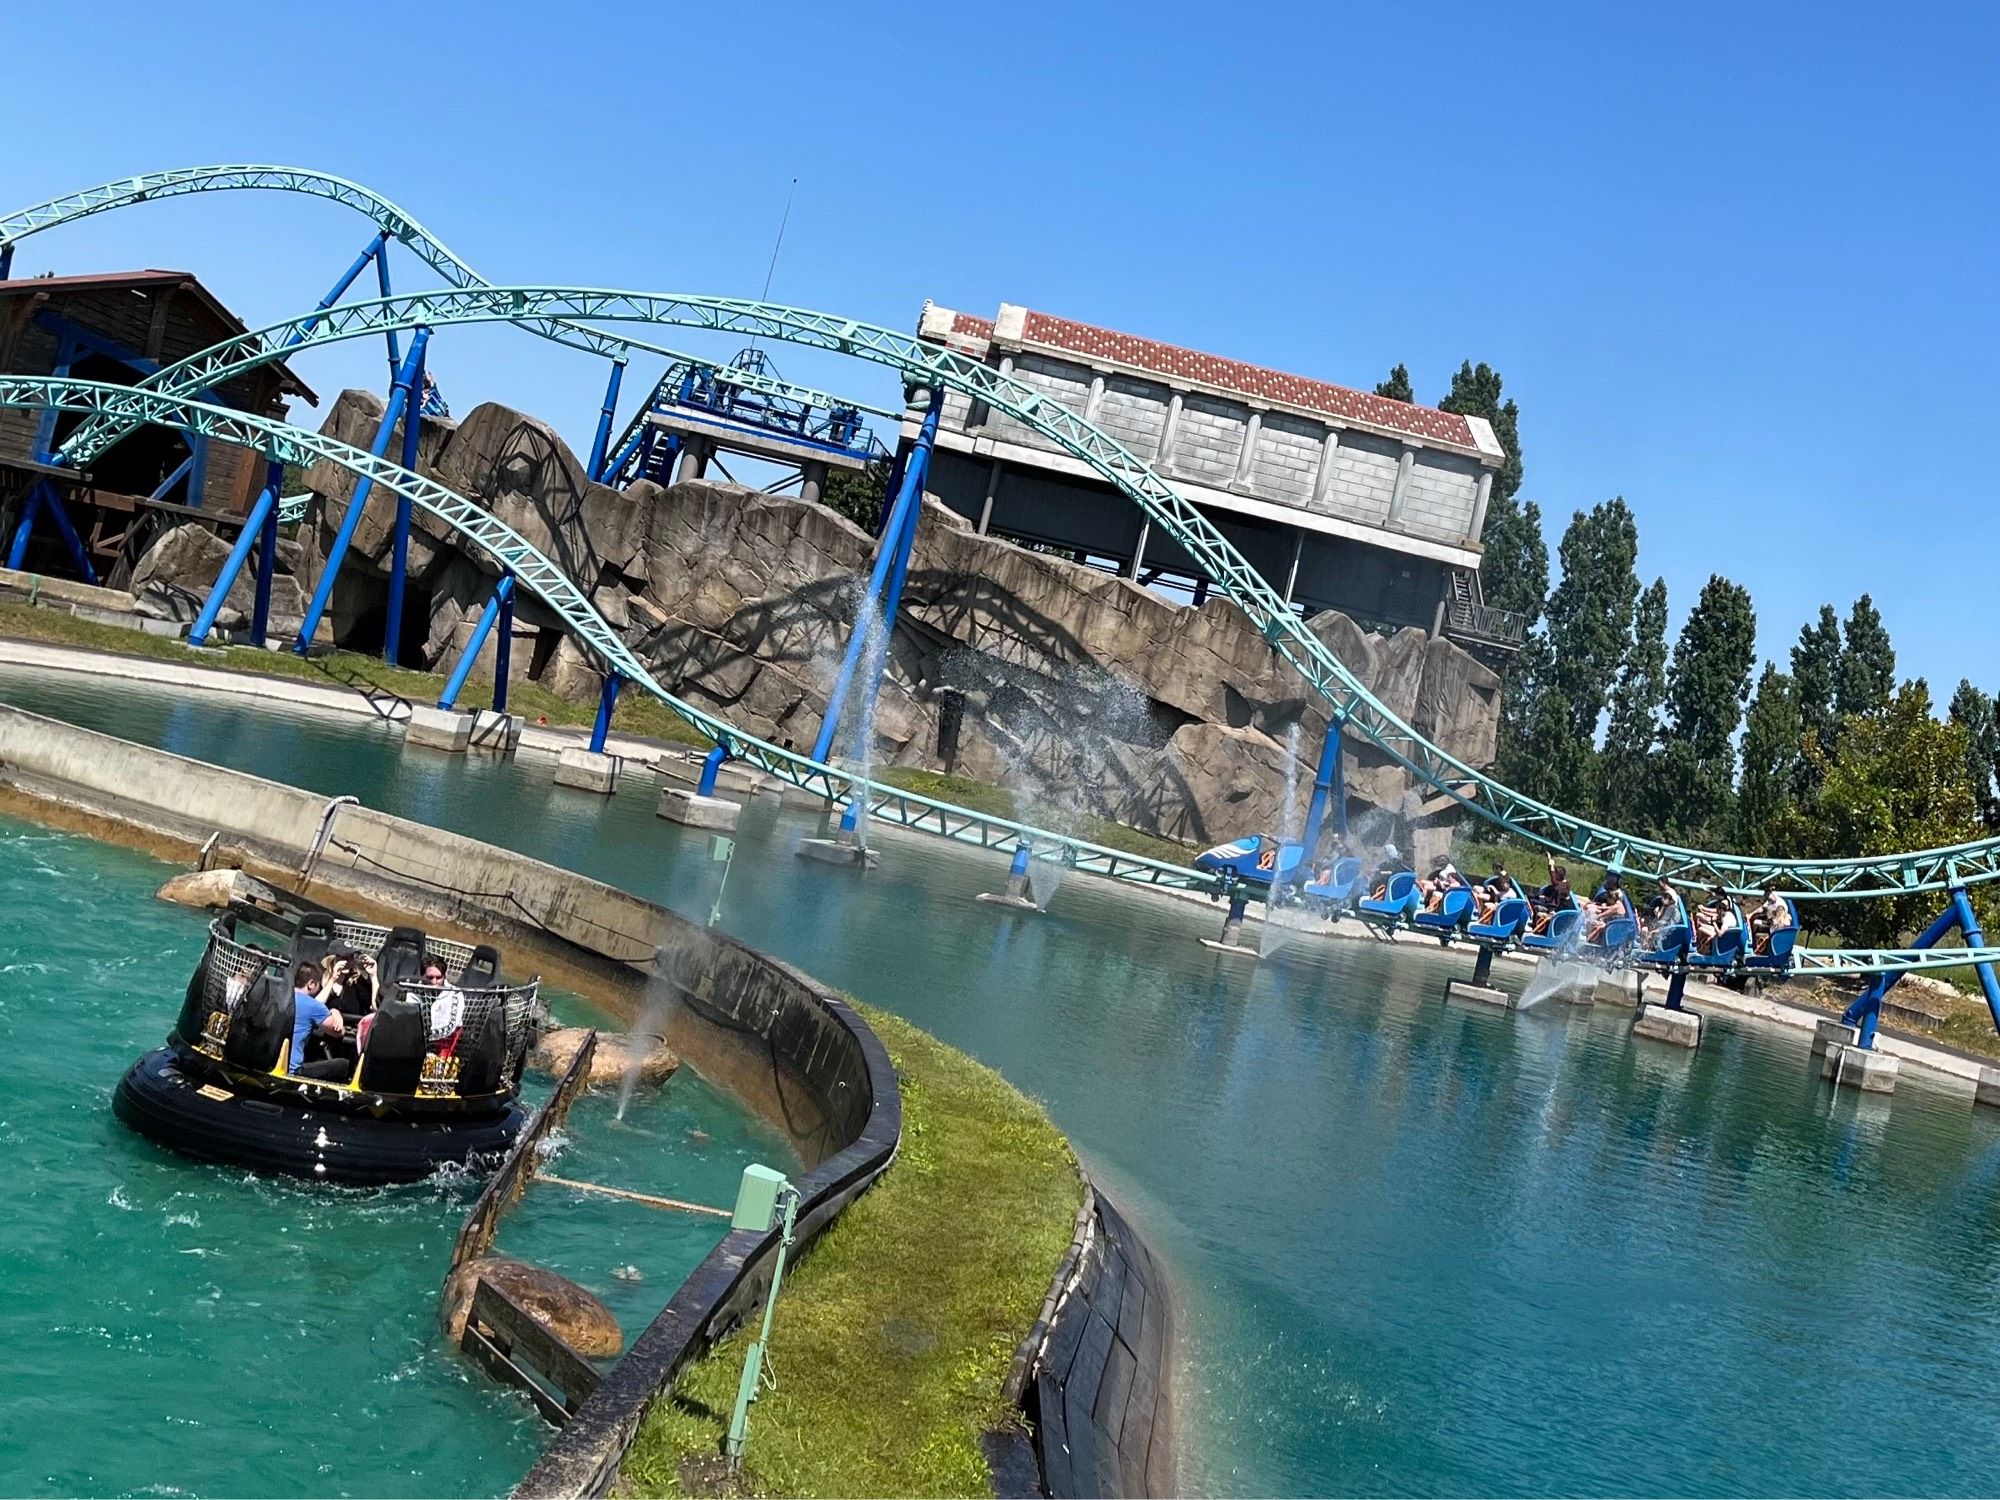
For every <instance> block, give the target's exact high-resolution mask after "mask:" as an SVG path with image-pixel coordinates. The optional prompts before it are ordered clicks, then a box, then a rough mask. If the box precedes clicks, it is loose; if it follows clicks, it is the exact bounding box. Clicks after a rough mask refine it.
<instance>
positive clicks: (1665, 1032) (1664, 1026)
mask: <svg viewBox="0 0 2000 1500" xmlns="http://www.w3.org/2000/svg"><path fill="white" fill-rule="evenodd" d="M1632 1035H1634V1036H1643V1037H1646V1038H1648V1039H1650V1040H1652V1041H1655V1042H1666V1043H1667V1044H1669V1045H1670V1046H1674V1047H1699V1046H1700V1045H1701V1015H1700V1013H1699V1012H1696V1011H1692V1010H1686V1009H1682V1010H1669V1009H1667V1007H1666V1006H1664V1005H1642V1006H1640V1007H1639V1014H1638V1016H1637V1017H1636V1018H1635V1019H1634V1020H1633V1022H1632Z"/></svg>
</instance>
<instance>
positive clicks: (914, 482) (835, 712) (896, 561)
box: [813, 389, 944, 761]
mask: <svg viewBox="0 0 2000 1500" xmlns="http://www.w3.org/2000/svg"><path fill="white" fill-rule="evenodd" d="M943 411H944V398H943V393H942V392H940V391H937V390H935V389H934V390H932V392H931V403H930V410H929V411H928V412H926V413H925V414H924V425H923V430H922V432H921V433H920V434H919V435H918V437H917V442H916V446H915V447H914V448H913V449H912V450H911V452H910V457H909V462H908V463H907V464H905V465H904V469H903V483H902V485H901V487H900V488H898V490H897V491H896V499H895V503H894V504H893V505H892V506H891V507H890V510H889V518H888V522H887V524H886V525H884V526H883V528H882V545H881V546H880V547H878V548H877V549H876V552H875V567H874V571H873V572H871V573H870V574H869V578H868V598H869V599H870V600H871V601H873V600H876V599H881V598H882V597H883V588H884V586H885V585H887V586H889V587H890V589H891V591H892V592H891V594H890V598H889V601H888V602H887V603H886V605H885V607H884V609H883V611H882V619H883V630H884V631H885V632H887V631H891V630H893V629H894V628H895V624H896V618H895V610H896V606H897V605H898V604H899V603H900V602H901V600H902V596H903V575H904V573H905V572H906V571H907V570H908V568H909V563H910V548H911V547H912V546H913V545H914V544H915V542H916V537H917V518H918V516H919V514H920V513H921V512H922V510H923V496H924V476H925V475H926V473H927V472H928V471H929V468H930V455H931V446H932V444H933V443H934V442H935V441H936V439H937V428H938V418H939V417H940V416H941V415H942V414H943ZM892 577H893V579H894V582H893V583H891V578H892ZM867 634H868V630H867V621H866V620H864V619H857V620H856V621H855V622H854V633H853V634H852V635H850V636H849V637H848V640H847V650H846V652H845V654H843V656H842V657H841V661H840V673H839V675H838V676H837V677H835V678H834V682H833V692H832V693H831V694H830V695H829V696H828V698H827V704H826V718H825V719H824V720H823V721H822V722H821V724H820V726H819V737H818V738H817V739H816V740H814V741H813V759H814V760H818V761H824V760H825V759H826V758H827V756H828V755H829V754H830V753H831V752H832V750H833V737H834V734H835V732H836V731H837V730H838V729H839V727H840V715H841V710H842V709H844V708H845V707H846V706H847V693H848V689H849V688H850V687H852V686H853V683H854V670H855V667H856V666H857V665H859V663H860V660H861V646H862V642H863V641H864V640H865V638H866V637H867ZM884 654H885V659H886V651H885V653H884ZM880 687H881V683H880V681H879V680H878V681H876V682H872V683H869V684H868V689H869V692H870V693H871V694H873V693H874V692H875V691H877V690H879V689H880Z"/></svg>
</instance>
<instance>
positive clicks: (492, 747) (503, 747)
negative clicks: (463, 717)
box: [466, 708, 524, 755]
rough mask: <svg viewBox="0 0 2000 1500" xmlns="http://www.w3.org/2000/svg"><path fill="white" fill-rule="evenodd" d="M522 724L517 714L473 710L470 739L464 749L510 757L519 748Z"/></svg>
mask: <svg viewBox="0 0 2000 1500" xmlns="http://www.w3.org/2000/svg"><path fill="white" fill-rule="evenodd" d="M523 722H524V720H523V719H522V718H521V716H520V715H519V714H507V713H496V712H494V710H492V709H490V708H475V709H474V710H473V711H472V738H471V740H470V741H469V742H468V743H467V746H466V748H467V749H469V750H482V751H485V752H486V753H487V754H489V755H512V754H513V753H514V752H515V751H516V750H518V749H519V748H520V746H521V725H522V723H523Z"/></svg>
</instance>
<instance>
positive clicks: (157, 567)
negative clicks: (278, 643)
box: [131, 523, 306, 630]
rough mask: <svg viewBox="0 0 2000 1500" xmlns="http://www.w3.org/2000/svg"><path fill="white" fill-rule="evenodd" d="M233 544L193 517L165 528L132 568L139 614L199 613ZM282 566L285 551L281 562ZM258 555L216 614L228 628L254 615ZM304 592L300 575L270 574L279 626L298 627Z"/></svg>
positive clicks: (183, 616)
mask: <svg viewBox="0 0 2000 1500" xmlns="http://www.w3.org/2000/svg"><path fill="white" fill-rule="evenodd" d="M229 550H230V544H229V543H228V542H225V541H224V540H223V539H222V538H221V537H219V536H217V535H216V534H215V533H214V532H212V531H210V530H209V529H208V528H207V527H205V526H197V525H194V524H192V523H190V524H188V525H185V526H176V527H174V528H173V529H172V530H170V531H167V532H164V533H163V534H162V535H161V536H160V539H159V540H158V541H156V542H154V543H153V545H152V546H151V547H149V548H147V549H146V553H145V555H144V556H143V557H141V558H140V559H139V561H138V564H137V566H135V567H134V568H133V569H132V583H131V591H132V595H133V598H134V600H135V608H136V609H137V610H138V612H139V613H140V614H143V615H150V616H152V617H153V618H155V619H160V620H192V619H193V618H194V617H195V616H196V615H198V614H199V613H201V606H202V604H203V603H204V602H206V600H207V598H208V591H209V589H210V588H211V587H213V586H214V583H215V580H216V579H217V578H218V577H219V576H220V575H221V573H222V565H223V563H224V562H225V561H227V559H228V557H229ZM283 566H284V557H283V554H282V553H280V555H279V567H280V569H281V570H282V568H283ZM254 570H255V560H254V559H253V560H252V562H251V563H250V564H249V565H247V566H245V568H244V569H243V571H242V572H241V573H239V574H237V575H236V581H235V582H234V583H233V584H231V585H230V586H229V593H228V595H227V597H226V598H225V599H224V601H223V606H222V610H221V612H220V613H219V614H217V616H216V624H217V625H219V626H220V627H221V628H222V629H224V630H235V629H238V628H240V627H242V626H244V625H247V624H248V623H249V621H250V614H251V611H252V610H254V609H255V608H256V606H257V580H256V576H255V571H254ZM305 609H306V604H305V596H304V595H303V594H302V593H301V592H300V590H299V584H298V580H297V579H295V578H292V577H290V576H288V575H287V574H286V573H284V572H283V571H280V572H279V573H278V575H277V576H276V577H275V578H273V579H272V580H271V621H272V624H273V625H274V626H276V627H277V628H279V629H296V628H297V626H298V624H299V622H300V621H301V619H302V618H303V617H304V615H305Z"/></svg>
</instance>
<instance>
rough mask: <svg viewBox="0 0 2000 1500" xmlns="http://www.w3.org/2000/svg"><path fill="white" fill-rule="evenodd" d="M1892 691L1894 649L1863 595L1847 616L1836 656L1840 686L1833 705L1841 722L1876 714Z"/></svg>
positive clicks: (1871, 602)
mask: <svg viewBox="0 0 2000 1500" xmlns="http://www.w3.org/2000/svg"><path fill="white" fill-rule="evenodd" d="M1895 690H1896V649H1895V647H1893V646H1891V645H1890V644H1889V631H1888V628H1887V627H1886V626H1884V625H1883V623H1882V615H1881V613H1880V611H1878V610H1877V609H1876V608H1875V601H1874V600H1873V599H1871V598H1869V597H1868V596H1867V595H1866V594H1863V595H1862V596H1861V597H1860V598H1859V599H1856V600H1855V601H1854V608H1853V609H1851V610H1849V611H1848V614H1847V642H1846V647H1845V649H1844V650H1842V652H1841V653H1840V685H1839V688H1838V690H1837V691H1836V693H1835V695H1834V702H1835V706H1836V707H1837V708H1838V709H1839V711H1840V717H1841V718H1842V719H1843V720H1845V719H1847V718H1849V717H1851V716H1852V715H1854V714H1872V713H1879V712H1881V711H1882V710H1883V709H1885V708H1887V707H1888V706H1889V699H1890V696H1891V695H1892V694H1893V693H1894V692H1895Z"/></svg>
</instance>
